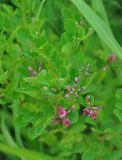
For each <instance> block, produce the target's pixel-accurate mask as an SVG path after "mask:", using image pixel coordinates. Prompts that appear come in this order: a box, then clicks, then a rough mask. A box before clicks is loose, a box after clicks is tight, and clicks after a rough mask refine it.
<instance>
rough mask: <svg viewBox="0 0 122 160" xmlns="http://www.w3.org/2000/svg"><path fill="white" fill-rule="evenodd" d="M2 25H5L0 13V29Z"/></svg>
mask: <svg viewBox="0 0 122 160" xmlns="http://www.w3.org/2000/svg"><path fill="white" fill-rule="evenodd" d="M4 23H5V18H4V16H3V14H2V12H0V29H3V27H4Z"/></svg>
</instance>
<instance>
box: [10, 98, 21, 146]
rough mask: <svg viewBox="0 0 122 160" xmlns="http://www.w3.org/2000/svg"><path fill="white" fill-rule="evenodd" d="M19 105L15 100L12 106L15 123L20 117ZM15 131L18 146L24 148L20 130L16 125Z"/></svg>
mask: <svg viewBox="0 0 122 160" xmlns="http://www.w3.org/2000/svg"><path fill="white" fill-rule="evenodd" d="M18 105H19V103H18V102H17V100H15V101H14V102H13V105H12V109H13V118H14V121H16V118H17V116H18ZM14 130H15V138H16V142H17V145H18V146H19V147H23V143H22V139H21V133H20V128H19V127H18V126H17V125H16V123H14Z"/></svg>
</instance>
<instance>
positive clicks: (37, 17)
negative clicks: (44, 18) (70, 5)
mask: <svg viewBox="0 0 122 160" xmlns="http://www.w3.org/2000/svg"><path fill="white" fill-rule="evenodd" d="M44 2H45V0H42V2H41V4H40V7H39V10H38V12H37V15H36V21H37V20H38V19H39V16H40V13H41V10H42V7H43V5H44Z"/></svg>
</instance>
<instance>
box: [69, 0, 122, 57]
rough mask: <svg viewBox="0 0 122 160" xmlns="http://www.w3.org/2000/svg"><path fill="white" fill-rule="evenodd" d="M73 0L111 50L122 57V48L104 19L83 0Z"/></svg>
mask: <svg viewBox="0 0 122 160" xmlns="http://www.w3.org/2000/svg"><path fill="white" fill-rule="evenodd" d="M71 1H72V2H73V3H74V5H75V6H76V7H77V8H78V9H79V11H80V12H81V13H82V14H83V16H84V17H85V18H86V19H87V21H88V22H89V23H90V25H91V26H92V27H93V28H94V30H95V31H96V32H97V34H98V35H99V37H100V38H101V40H102V41H103V42H104V43H105V44H106V45H107V46H108V47H109V48H110V49H111V51H113V52H114V53H115V54H116V55H117V56H118V57H119V58H120V59H122V48H121V46H120V45H119V43H118V42H117V41H116V39H115V37H114V36H113V34H112V33H111V31H110V29H109V28H108V26H107V25H106V24H105V23H104V22H103V20H102V19H101V18H100V17H99V16H98V15H97V14H96V13H95V12H94V11H93V10H92V9H91V8H90V7H89V6H88V5H87V3H86V2H84V1H83V0H71Z"/></svg>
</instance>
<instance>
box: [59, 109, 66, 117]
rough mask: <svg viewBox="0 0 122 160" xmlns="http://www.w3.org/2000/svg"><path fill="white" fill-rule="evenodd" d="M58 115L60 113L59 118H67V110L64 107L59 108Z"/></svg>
mask: <svg viewBox="0 0 122 160" xmlns="http://www.w3.org/2000/svg"><path fill="white" fill-rule="evenodd" d="M58 113H59V117H61V118H63V117H65V116H66V114H67V112H66V109H65V108H63V107H62V106H59V109H58Z"/></svg>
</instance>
